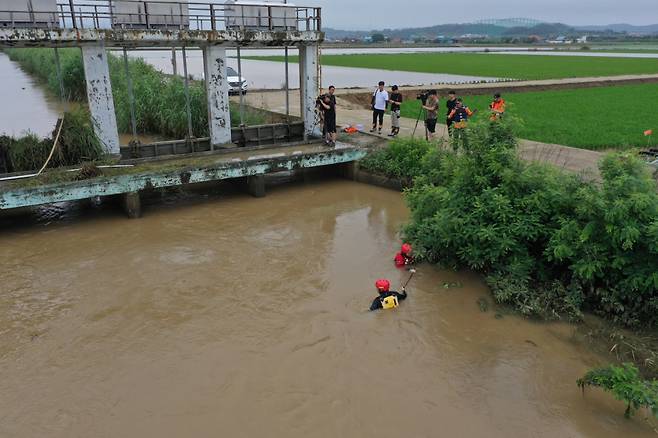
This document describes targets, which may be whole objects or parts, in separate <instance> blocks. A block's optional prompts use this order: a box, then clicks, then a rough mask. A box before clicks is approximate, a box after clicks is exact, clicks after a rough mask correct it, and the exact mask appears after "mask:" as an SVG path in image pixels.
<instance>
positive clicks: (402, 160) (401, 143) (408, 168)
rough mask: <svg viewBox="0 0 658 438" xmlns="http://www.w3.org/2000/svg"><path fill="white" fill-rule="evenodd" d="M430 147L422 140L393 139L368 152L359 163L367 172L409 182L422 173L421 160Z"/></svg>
mask: <svg viewBox="0 0 658 438" xmlns="http://www.w3.org/2000/svg"><path fill="white" fill-rule="evenodd" d="M430 149H432V145H431V144H430V143H429V142H426V141H424V140H414V139H395V140H393V141H391V142H390V143H389V145H388V147H386V148H383V149H379V150H377V151H375V152H373V153H371V154H369V155H368V156H367V157H366V158H364V159H363V160H362V161H361V162H360V163H359V165H360V166H361V167H362V168H364V169H366V170H368V171H369V172H372V173H376V174H380V175H385V176H388V177H391V178H397V179H401V180H404V181H405V182H407V183H411V182H412V181H413V179H414V178H416V177H418V176H420V175H421V174H422V171H423V165H422V163H421V161H422V160H423V158H424V157H425V156H426V155H427V154H428V153H429V151H430Z"/></svg>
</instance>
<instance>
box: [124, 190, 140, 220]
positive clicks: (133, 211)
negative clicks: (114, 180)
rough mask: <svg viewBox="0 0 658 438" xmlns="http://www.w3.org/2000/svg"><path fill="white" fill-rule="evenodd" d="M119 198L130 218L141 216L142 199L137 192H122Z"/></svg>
mask: <svg viewBox="0 0 658 438" xmlns="http://www.w3.org/2000/svg"><path fill="white" fill-rule="evenodd" d="M121 196H122V199H121V205H122V207H123V210H124V211H125V212H126V214H127V215H128V217H129V218H130V219H137V218H140V217H142V200H141V198H140V196H139V192H129V193H124V194H123V195H121Z"/></svg>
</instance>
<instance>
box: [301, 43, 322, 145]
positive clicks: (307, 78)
mask: <svg viewBox="0 0 658 438" xmlns="http://www.w3.org/2000/svg"><path fill="white" fill-rule="evenodd" d="M299 74H300V77H299V80H300V95H301V108H302V119H303V120H304V136H305V137H308V136H313V135H316V136H321V135H322V132H321V131H320V126H319V125H318V124H317V123H316V120H315V101H316V99H317V98H318V94H319V92H320V78H318V45H317V44H310V45H302V46H300V47H299Z"/></svg>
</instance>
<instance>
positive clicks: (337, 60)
mask: <svg viewBox="0 0 658 438" xmlns="http://www.w3.org/2000/svg"><path fill="white" fill-rule="evenodd" d="M253 59H260V60H268V61H283V59H284V58H283V57H282V56H268V57H254V58H253ZM291 60H292V61H293V62H297V58H296V57H293V58H291ZM322 64H323V65H333V66H340V67H360V68H372V69H377V70H394V71H410V72H420V73H437V74H438V73H448V74H456V75H468V76H485V77H496V78H512V79H522V80H533V79H562V78H577V77H592V76H617V75H630V74H655V73H658V60H656V59H638V58H613V57H587V56H548V55H547V56H541V55H506V54H494V53H488V54H487V53H404V54H382V55H377V54H374V55H370V54H366V55H323V56H322ZM376 81H377V80H376V78H373V82H376ZM399 82H400V84H404V77H401V78H400V81H399Z"/></svg>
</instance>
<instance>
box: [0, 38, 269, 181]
mask: <svg viewBox="0 0 658 438" xmlns="http://www.w3.org/2000/svg"><path fill="white" fill-rule="evenodd" d="M6 53H7V54H8V55H9V57H10V59H12V60H13V61H15V62H18V64H19V65H20V66H21V67H22V68H23V69H24V70H25V71H27V72H28V73H29V74H31V75H33V76H35V77H37V78H39V79H40V80H41V81H43V82H44V83H45V84H46V85H47V86H48V88H49V90H50V91H51V92H52V93H53V94H59V82H58V78H57V72H56V69H55V68H54V65H55V56H54V51H53V50H50V49H9V50H6ZM60 59H61V65H62V78H63V83H64V92H65V95H66V98H67V99H68V100H70V101H75V102H86V99H87V95H86V88H85V87H86V84H85V76H84V66H83V64H82V56H81V53H80V50H77V49H63V50H60ZM129 68H130V74H131V76H132V79H133V87H134V96H135V116H136V121H137V130H138V132H139V133H143V134H153V135H156V136H160V137H164V138H172V139H182V138H185V137H186V136H187V134H188V128H187V115H186V110H185V89H184V85H183V79H182V78H180V77H170V76H167V75H165V74H163V73H162V72H160V71H158V70H156V69H155V68H154V67H152V66H150V65H148V64H146V63H145V62H144V61H142V60H139V59H138V60H130V61H129ZM109 69H110V80H111V82H112V92H113V97H114V106H115V112H116V116H117V124H118V128H119V131H120V132H124V133H127V132H130V131H131V123H130V106H129V100H128V85H127V80H126V75H125V67H124V64H123V60H122V59H120V58H118V57H116V56H113V55H110V56H109ZM190 97H191V105H190V106H191V112H192V131H193V134H194V135H195V136H196V137H205V136H207V135H208V110H207V108H208V107H207V99H206V91H205V87H204V84H203V82H200V81H192V82H191V85H190ZM230 110H231V120H232V124H233V125H234V126H237V125H238V124H239V120H240V118H239V109H238V108H236V107H235V106H234V105H231V108H230ZM65 119H66V120H67V123H65V125H64V128H63V130H62V138H61V139H60V151H59V152H58V154H57V156H56V157H55V158H56V159H55V160H53V161H52V162H51V165H50V166H49V167H58V166H65V165H76V164H79V163H81V162H84V161H94V160H98V159H99V158H100V157H101V156H102V148H100V149H99V146H98V140H97V139H95V136H94V134H93V130H91V128H90V126H91V123H90V121H89V114H88V112H87V110H86V109H85V108H82V109H80V110H78V111H75V112H74V113H71V114H67V115H66V118H65ZM69 120H71V121H73V122H74V123H72V122H69ZM263 121H264V116H263V115H262V114H260V113H258V112H256V111H253V110H246V111H245V123H247V124H261V123H263ZM74 125H75V126H74ZM64 141H68V142H69V143H70V144H69V143H63V142H64ZM52 143H53V139H52V138H49V139H45V140H44V139H40V138H38V137H37V136H35V135H32V134H28V135H25V136H23V137H21V138H16V139H13V138H9V137H2V140H1V141H0V153H2V154H3V156H4V157H5V161H7V162H8V164H9V166H8V167H9V169H10V170H12V171H24V170H34V169H37V168H39V167H40V166H41V165H42V163H43V162H45V159H46V157H47V156H48V153H49V151H50V149H51V147H52ZM76 145H77V146H76ZM76 148H77V149H76ZM85 148H86V149H85Z"/></svg>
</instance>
